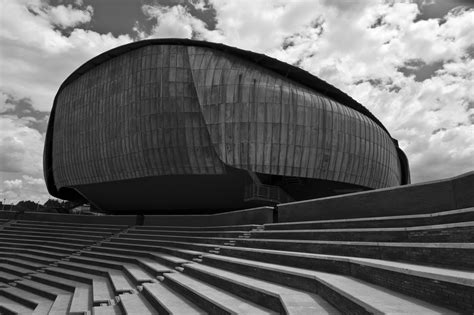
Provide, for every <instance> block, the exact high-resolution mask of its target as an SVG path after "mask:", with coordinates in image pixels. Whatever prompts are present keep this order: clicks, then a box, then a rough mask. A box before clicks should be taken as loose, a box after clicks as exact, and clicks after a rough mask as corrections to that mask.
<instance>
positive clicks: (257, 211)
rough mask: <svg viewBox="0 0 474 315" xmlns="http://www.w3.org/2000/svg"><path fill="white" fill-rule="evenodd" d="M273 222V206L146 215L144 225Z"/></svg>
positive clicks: (210, 224) (209, 224) (212, 224)
mask: <svg viewBox="0 0 474 315" xmlns="http://www.w3.org/2000/svg"><path fill="white" fill-rule="evenodd" d="M272 222H273V208H272V207H259V208H252V209H246V210H239V211H232V212H226V213H220V214H210V215H146V216H145V221H144V225H171V226H222V225H244V224H265V223H272Z"/></svg>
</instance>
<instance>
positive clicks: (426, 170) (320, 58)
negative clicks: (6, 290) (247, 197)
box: [0, 0, 474, 203]
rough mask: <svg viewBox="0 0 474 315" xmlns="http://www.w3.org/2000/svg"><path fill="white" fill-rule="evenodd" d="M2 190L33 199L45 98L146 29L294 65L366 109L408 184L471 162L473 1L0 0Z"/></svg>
mask: <svg viewBox="0 0 474 315" xmlns="http://www.w3.org/2000/svg"><path fill="white" fill-rule="evenodd" d="M0 3H1V8H0V9H1V13H0V14H1V22H0V23H1V24H0V26H1V28H0V71H1V72H0V196H1V201H3V199H6V200H7V203H16V202H18V201H19V200H32V201H40V202H41V203H43V202H44V201H46V200H47V199H48V198H52V197H50V196H49V194H48V193H47V190H46V186H45V183H44V179H43V166H42V163H43V160H42V157H43V144H44V138H45V132H46V126H47V121H48V118H49V113H50V110H51V107H52V104H53V99H54V96H55V94H56V92H57V90H58V88H59V86H60V85H61V83H62V82H63V81H64V80H65V79H66V78H67V77H68V76H69V75H70V74H71V73H72V72H73V71H74V70H75V69H77V68H78V67H79V66H81V65H82V64H83V63H85V62H86V61H88V60H89V59H91V58H93V57H94V56H96V55H98V54H100V53H103V52H105V51H107V50H109V49H112V48H114V47H117V46H120V45H123V44H127V43H130V42H133V41H137V40H143V39H149V38H166V37H176V38H192V39H197V40H206V41H212V42H220V43H224V44H226V45H230V46H234V47H238V48H241V49H245V50H251V51H255V52H258V53H263V54H266V55H268V56H271V57H274V58H277V59H279V60H281V61H284V62H287V63H289V64H292V65H295V66H298V67H300V68H302V69H304V70H306V71H308V72H310V73H311V74H313V75H315V76H317V77H319V78H321V79H323V80H325V81H326V82H328V83H330V84H332V85H334V86H335V87H337V88H339V89H340V90H342V91H343V92H345V93H347V94H348V95H350V96H351V97H352V98H354V99H355V100H357V101H358V102H360V103H361V104H362V105H364V106H365V107H366V108H368V109H369V110H370V111H371V112H372V113H373V114H374V115H375V116H376V117H377V118H378V119H379V120H380V121H381V122H382V123H383V124H384V125H385V127H386V128H387V129H388V131H389V132H390V134H391V136H392V137H393V138H395V139H397V140H398V141H399V145H400V147H401V148H402V149H403V150H404V151H405V153H406V154H407V157H408V160H409V163H410V169H411V178H412V183H419V182H425V181H431V180H438V179H443V178H447V177H452V176H457V175H460V174H462V173H465V172H468V171H472V170H474V162H473V161H474V88H473V86H474V79H473V70H474V61H473V57H474V31H473V30H474V3H473V2H472V1H469V0H452V1H440V0H438V1H428V0H419V1H376V0H370V1H351V0H341V1H331V0H326V1H323V0H321V1H315V0H310V1H309V0H308V1H302V0H301V1H288V0H285V1H281V0H275V1H270V0H268V1H258V0H252V1H250V0H243V1H231V0H210V1H204V0H154V1H153V0H150V1H145V0H141V1H138V0H137V1H130V0H101V1H92V0H89V1H88V0H63V1H62V0H50V1H41V0H15V1H8V0H0Z"/></svg>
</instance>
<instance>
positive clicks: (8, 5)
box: [0, 0, 132, 110]
mask: <svg viewBox="0 0 474 315" xmlns="http://www.w3.org/2000/svg"><path fill="white" fill-rule="evenodd" d="M0 1H1V2H0V3H1V7H2V12H8V14H2V19H0V43H1V46H0V47H1V49H0V69H2V73H1V75H0V90H1V91H2V92H5V93H8V94H10V95H12V96H14V97H16V98H25V97H26V98H30V99H31V100H32V103H33V106H34V107H35V108H36V109H39V110H50V109H51V106H52V103H53V99H54V95H55V93H56V91H57V89H58V87H59V86H60V84H61V82H62V81H64V80H65V79H66V77H67V76H68V75H69V74H70V73H71V72H73V71H74V70H75V69H76V68H78V67H79V66H80V65H81V64H83V63H84V62H86V61H87V60H89V59H90V58H92V57H94V56H96V55H97V54H99V53H102V52H104V51H107V50H109V49H111V48H114V47H116V46H120V45H123V44H125V43H128V42H131V41H132V39H131V38H130V37H129V36H128V35H122V36H119V37H114V36H113V35H112V34H111V33H108V34H99V33H97V32H94V31H91V30H84V29H81V28H74V29H72V30H71V31H70V33H68V34H63V33H61V31H60V30H58V29H57V27H72V26H78V25H80V24H82V23H87V22H89V21H90V18H91V16H92V13H93V10H92V8H90V7H85V8H73V7H72V6H63V5H62V6H57V7H53V6H50V5H48V4H47V2H45V1H40V0H18V1H8V0H0Z"/></svg>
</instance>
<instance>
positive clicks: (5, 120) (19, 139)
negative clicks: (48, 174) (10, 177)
mask: <svg viewBox="0 0 474 315" xmlns="http://www.w3.org/2000/svg"><path fill="white" fill-rule="evenodd" d="M28 124H29V121H28V119H19V118H18V117H13V116H0V171H1V172H10V173H19V174H26V175H31V176H36V177H39V176H41V175H42V174H43V166H42V158H43V143H44V135H42V134H40V133H39V132H38V131H37V130H35V129H33V128H30V127H28Z"/></svg>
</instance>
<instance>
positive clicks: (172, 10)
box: [141, 5, 220, 41]
mask: <svg viewBox="0 0 474 315" xmlns="http://www.w3.org/2000/svg"><path fill="white" fill-rule="evenodd" d="M143 13H144V14H145V15H146V16H147V17H148V18H149V19H154V20H156V25H155V26H154V27H153V29H152V31H151V34H145V33H141V36H144V37H152V38H164V37H178V38H191V37H195V38H202V39H203V38H207V39H208V40H209V39H210V38H212V39H213V40H214V41H219V39H220V38H219V34H218V33H217V32H213V31H209V30H208V29H207V28H206V24H205V23H204V22H203V21H201V20H200V19H198V18H195V17H194V16H192V15H191V14H190V13H189V12H188V10H187V9H186V8H185V7H183V6H181V5H177V6H173V7H166V6H151V5H144V6H143Z"/></svg>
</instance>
